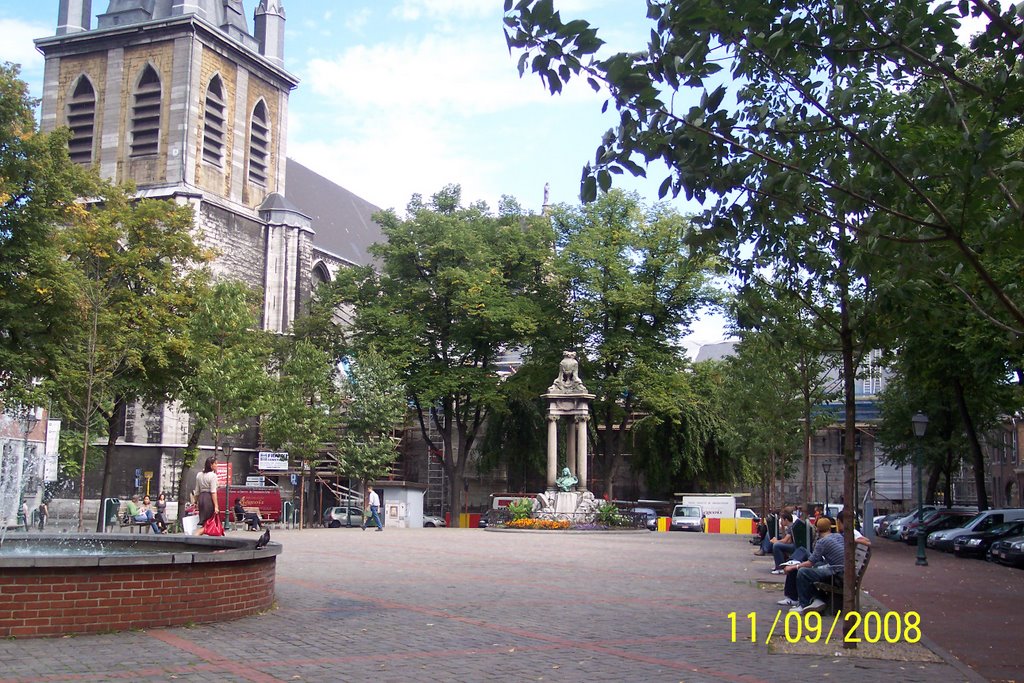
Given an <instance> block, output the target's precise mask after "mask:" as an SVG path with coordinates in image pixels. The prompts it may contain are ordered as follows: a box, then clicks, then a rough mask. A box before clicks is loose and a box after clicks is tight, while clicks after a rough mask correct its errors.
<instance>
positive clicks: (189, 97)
mask: <svg viewBox="0 0 1024 683" xmlns="http://www.w3.org/2000/svg"><path fill="white" fill-rule="evenodd" d="M93 19H94V17H93V15H92V2H91V0H59V7H58V20H57V27H56V32H55V35H53V36H50V37H46V38H40V39H38V40H36V45H37V48H38V49H39V50H40V51H41V52H42V53H43V55H44V56H45V75H44V89H43V98H42V107H41V127H42V129H43V130H52V129H54V128H56V127H60V126H66V127H68V128H69V129H70V130H71V132H72V139H71V141H70V143H69V148H70V149H69V151H70V154H71V158H72V160H74V161H75V162H77V163H80V164H82V165H84V166H90V167H94V168H96V169H98V170H99V173H100V174H101V175H102V176H104V177H105V178H108V179H110V180H113V181H115V182H126V181H131V182H134V183H135V185H136V186H137V188H138V193H139V195H140V196H144V197H151V198H158V199H169V200H172V201H174V202H177V203H179V204H187V205H190V206H191V207H192V208H193V210H194V213H195V222H196V227H197V229H198V231H199V232H200V233H201V234H202V236H203V241H204V245H205V246H207V247H210V248H212V249H213V250H214V251H215V253H216V254H217V256H216V258H215V260H214V262H213V264H212V265H211V269H212V271H213V273H214V275H215V276H216V277H221V278H231V279H237V280H241V281H244V282H246V283H248V284H250V285H251V286H253V287H254V288H256V289H257V291H259V292H261V293H262V319H261V324H262V327H263V329H265V330H268V331H271V332H276V333H286V332H288V330H289V329H290V327H291V324H292V322H293V321H294V320H295V318H296V316H297V315H300V314H301V311H302V308H303V306H304V304H305V302H306V301H307V300H308V298H309V296H310V293H311V291H312V289H313V288H314V287H315V285H316V284H317V283H318V282H322V281H327V280H329V279H331V278H333V276H334V274H335V273H336V272H337V271H338V269H339V268H343V267H346V266H348V265H352V264H366V263H369V262H370V256H369V255H368V253H367V248H368V247H369V246H370V245H371V244H372V243H374V242H377V241H380V240H381V239H382V235H381V232H380V228H379V226H378V225H377V224H376V223H374V222H373V220H372V218H371V216H372V214H373V213H374V212H375V211H377V210H378V209H377V207H376V206H374V205H373V204H371V203H370V202H367V201H366V200H363V199H362V198H360V197H357V196H355V195H354V194H352V193H351V192H348V191H347V190H345V189H344V188H341V187H339V186H337V185H335V184H334V183H332V182H330V181H329V180H327V179H326V178H324V177H322V176H320V175H318V174H316V173H314V172H313V171H311V170H310V169H308V168H306V167H304V166H302V165H301V164H299V163H297V162H295V161H294V160H291V159H288V157H287V133H288V129H287V120H288V99H289V95H290V93H291V91H292V90H293V89H295V88H296V87H297V86H298V79H297V78H296V77H295V76H294V75H292V74H291V73H290V72H289V71H288V70H287V69H286V68H285V59H284V35H285V10H284V6H283V2H281V1H280V0H260V1H259V3H258V6H257V7H256V9H255V13H254V15H253V21H252V26H253V28H252V30H251V31H250V29H249V22H248V20H247V18H246V15H245V11H244V7H243V3H242V2H241V0H109V2H108V3H107V8H106V11H105V12H103V13H101V14H98V15H97V16H96V17H95V25H94V23H93ZM187 431H188V416H187V415H185V414H184V413H182V412H181V411H178V410H176V409H175V407H174V406H172V405H161V406H143V405H141V404H136V405H135V406H133V407H131V408H130V409H129V411H128V415H126V419H125V430H124V436H123V443H122V444H120V445H119V448H118V455H117V459H118V460H119V462H117V463H115V467H114V470H115V472H118V473H119V474H117V475H115V476H116V477H119V478H121V479H115V481H114V493H115V494H117V493H124V492H127V491H132V490H135V488H136V486H133V484H135V482H133V481H131V479H132V477H133V475H134V474H135V472H136V470H145V471H153V472H159V473H160V474H159V475H156V478H157V481H158V482H159V485H158V486H156V487H154V488H159V489H160V490H165V491H170V490H171V487H172V485H173V483H174V481H173V480H174V479H175V478H176V476H179V475H178V474H177V472H178V471H179V470H180V465H179V466H177V467H176V463H178V462H180V458H181V451H182V450H183V447H184V445H185V441H186V438H187ZM257 439H258V436H257V435H256V434H255V431H254V430H253V431H252V432H251V433H249V434H247V435H245V436H244V437H241V439H240V443H238V444H236V446H235V450H234V455H233V456H232V466H233V469H234V471H235V472H236V475H235V477H234V479H235V480H237V479H238V478H239V476H240V475H241V473H243V472H247V471H249V470H251V469H253V467H254V462H255V457H256V452H257V449H258V442H257ZM89 481H90V484H88V485H87V492H86V493H87V494H93V495H95V493H97V492H98V483H99V482H98V478H97V480H96V481H92V480H91V478H90V480H89ZM282 483H285V482H282Z"/></svg>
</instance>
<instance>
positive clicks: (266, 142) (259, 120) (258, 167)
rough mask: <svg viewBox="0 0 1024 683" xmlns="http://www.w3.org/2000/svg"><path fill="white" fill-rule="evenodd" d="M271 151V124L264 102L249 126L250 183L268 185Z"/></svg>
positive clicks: (257, 109)
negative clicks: (268, 163)
mask: <svg viewBox="0 0 1024 683" xmlns="http://www.w3.org/2000/svg"><path fill="white" fill-rule="evenodd" d="M269 150H270V123H269V120H268V117H267V105H266V104H265V103H263V102H262V101H261V102H259V103H257V104H256V108H255V109H253V111H252V122H251V123H250V125H249V182H251V183H256V184H257V185H264V186H265V185H266V184H267V156H268V152H269Z"/></svg>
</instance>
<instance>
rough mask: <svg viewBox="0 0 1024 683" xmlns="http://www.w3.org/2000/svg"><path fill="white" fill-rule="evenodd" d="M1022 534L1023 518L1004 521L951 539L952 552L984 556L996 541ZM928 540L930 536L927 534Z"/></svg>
mask: <svg viewBox="0 0 1024 683" xmlns="http://www.w3.org/2000/svg"><path fill="white" fill-rule="evenodd" d="M1022 534H1024V519H1019V520H1017V521H1015V522H1004V523H1002V524H999V525H997V526H994V527H992V528H991V529H986V530H984V531H974V532H971V533H968V534H961V535H959V536H957V537H956V538H955V539H953V554H954V555H956V556H957V557H986V556H987V555H988V551H989V548H991V547H992V544H993V543H995V542H996V541H999V540H1001V539H1004V538H1009V537H1010V536H1020V535H1022ZM929 540H931V537H930V536H929Z"/></svg>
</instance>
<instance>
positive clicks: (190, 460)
mask: <svg viewBox="0 0 1024 683" xmlns="http://www.w3.org/2000/svg"><path fill="white" fill-rule="evenodd" d="M202 432H203V429H202V427H199V428H193V430H192V432H191V433H190V434H189V435H188V444H186V446H185V452H184V453H182V455H181V475H179V476H178V525H179V526H181V528H183V529H184V528H185V527H184V526H182V518H183V517H184V516H185V505H186V504H187V502H188V486H187V484H186V483H185V482H186V481H188V479H187V478H186V476H185V475H186V474H188V473H189V472H190V471H191V469H192V466H193V465H195V464H196V452H197V451H196V448H198V447H199V437H200V435H201V434H202ZM190 454H191V455H190Z"/></svg>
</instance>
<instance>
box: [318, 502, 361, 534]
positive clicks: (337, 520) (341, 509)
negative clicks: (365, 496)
mask: <svg viewBox="0 0 1024 683" xmlns="http://www.w3.org/2000/svg"><path fill="white" fill-rule="evenodd" d="M323 524H324V526H325V527H329V528H331V529H337V528H338V527H343V526H350V527H351V526H362V524H363V509H362V508H359V507H356V506H354V505H337V506H335V507H329V508H327V509H326V510H324V518H323Z"/></svg>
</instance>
